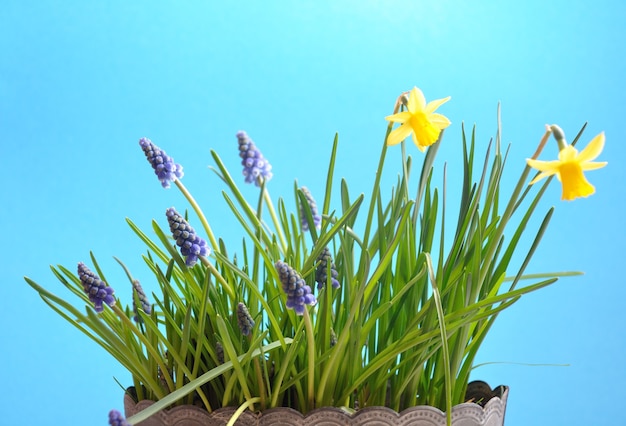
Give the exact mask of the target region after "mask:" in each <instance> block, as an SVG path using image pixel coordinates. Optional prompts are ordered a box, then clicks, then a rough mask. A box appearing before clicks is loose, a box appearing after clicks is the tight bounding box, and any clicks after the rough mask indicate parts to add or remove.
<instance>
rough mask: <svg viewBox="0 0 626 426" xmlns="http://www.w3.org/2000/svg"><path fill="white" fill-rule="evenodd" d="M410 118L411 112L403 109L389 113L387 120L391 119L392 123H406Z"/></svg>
mask: <svg viewBox="0 0 626 426" xmlns="http://www.w3.org/2000/svg"><path fill="white" fill-rule="evenodd" d="M409 118H411V113H410V112H408V111H402V112H399V113H397V114H393V115H388V116H387V117H385V120H387V121H391V122H392V123H404V122H405V121H407V120H408V119H409Z"/></svg>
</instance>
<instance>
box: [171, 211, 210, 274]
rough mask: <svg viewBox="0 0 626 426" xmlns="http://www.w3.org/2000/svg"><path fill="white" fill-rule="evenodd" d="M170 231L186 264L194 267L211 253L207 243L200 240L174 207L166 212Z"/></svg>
mask: <svg viewBox="0 0 626 426" xmlns="http://www.w3.org/2000/svg"><path fill="white" fill-rule="evenodd" d="M165 215H166V216H167V222H168V223H169V225H170V231H171V232H172V235H173V236H174V239H175V240H176V245H178V247H180V254H182V255H183V256H184V257H185V264H186V265H187V266H189V267H192V266H194V265H195V264H196V262H197V261H198V258H199V257H200V256H204V257H206V256H208V255H209V253H210V252H211V251H210V249H209V247H207V244H206V241H204V240H203V239H202V238H200V237H199V236H198V235H197V234H196V231H195V230H194V229H193V228H192V227H191V226H190V225H189V224H188V223H187V221H186V220H185V219H184V218H183V217H182V216H181V215H179V214H178V212H177V211H176V209H174V207H170V208H169V209H167V211H166V212H165Z"/></svg>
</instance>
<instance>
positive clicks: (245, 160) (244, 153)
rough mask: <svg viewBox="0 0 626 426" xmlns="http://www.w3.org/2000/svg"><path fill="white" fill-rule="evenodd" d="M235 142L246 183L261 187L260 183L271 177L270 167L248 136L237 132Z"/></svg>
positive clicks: (242, 132)
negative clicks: (237, 145) (237, 144)
mask: <svg viewBox="0 0 626 426" xmlns="http://www.w3.org/2000/svg"><path fill="white" fill-rule="evenodd" d="M237 142H238V143H239V156H240V157H241V165H242V166H243V175H244V176H245V177H246V183H254V184H255V185H256V186H261V182H262V181H265V182H267V181H268V180H270V179H271V178H272V176H273V175H272V165H271V164H270V163H269V162H268V161H267V160H266V159H265V158H264V157H263V154H261V151H259V149H258V148H257V147H256V145H255V144H254V142H253V141H252V139H250V137H248V134H247V133H246V132H244V131H239V132H237Z"/></svg>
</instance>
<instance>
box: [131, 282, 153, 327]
mask: <svg viewBox="0 0 626 426" xmlns="http://www.w3.org/2000/svg"><path fill="white" fill-rule="evenodd" d="M133 291H134V292H136V293H137V298H138V299H139V303H140V304H141V310H142V311H144V312H145V313H146V314H148V315H150V314H151V313H152V306H151V305H150V302H149V301H148V297H147V296H146V293H144V291H143V288H142V287H141V284H140V283H139V281H138V280H133ZM137 309H138V307H137V302H136V301H135V297H134V295H133V312H134V313H135V316H134V317H133V320H135V322H143V319H142V318H141V316H140V315H139V314H138V313H137Z"/></svg>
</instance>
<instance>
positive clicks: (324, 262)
mask: <svg viewBox="0 0 626 426" xmlns="http://www.w3.org/2000/svg"><path fill="white" fill-rule="evenodd" d="M317 261H318V262H319V263H318V264H317V268H316V269H315V281H317V289H318V290H319V289H321V288H322V287H324V284H326V281H327V280H328V270H329V269H330V282H331V285H332V286H333V288H339V287H340V284H339V280H337V276H338V275H339V274H338V273H337V270H336V269H335V264H334V263H333V258H332V257H331V255H330V250H328V247H324V250H322V252H321V253H320V255H319V256H317Z"/></svg>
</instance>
